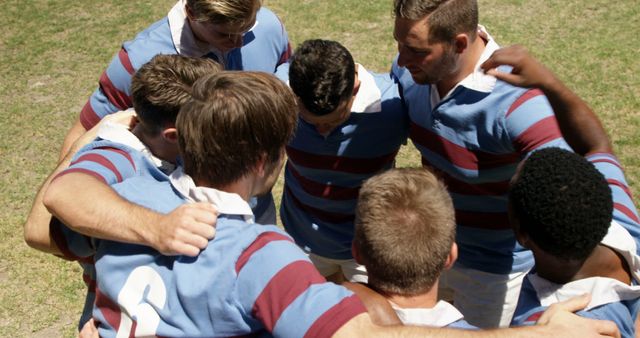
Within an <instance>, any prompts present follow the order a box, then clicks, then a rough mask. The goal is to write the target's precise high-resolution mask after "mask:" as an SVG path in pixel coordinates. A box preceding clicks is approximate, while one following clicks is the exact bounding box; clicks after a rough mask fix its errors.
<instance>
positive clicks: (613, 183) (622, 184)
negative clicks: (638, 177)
mask: <svg viewBox="0 0 640 338" xmlns="http://www.w3.org/2000/svg"><path fill="white" fill-rule="evenodd" d="M607 183H609V185H615V186H616V187H619V188H620V189H622V190H624V192H625V193H626V194H627V196H629V198H630V199H633V195H632V194H631V189H629V187H627V186H626V185H625V184H624V183H622V182H620V181H618V180H614V179H612V178H609V179H607Z"/></svg>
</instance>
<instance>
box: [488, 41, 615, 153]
mask: <svg viewBox="0 0 640 338" xmlns="http://www.w3.org/2000/svg"><path fill="white" fill-rule="evenodd" d="M500 65H509V66H512V67H513V69H512V71H511V73H505V72H501V71H499V70H497V69H496V68H497V67H498V66H500ZM481 67H482V69H484V70H485V71H486V72H487V74H490V75H493V76H495V77H496V78H498V79H500V80H502V81H505V82H508V83H510V84H512V85H515V86H520V87H536V88H539V89H540V90H542V92H543V93H544V94H545V96H546V97H547V99H548V100H549V102H550V103H551V106H552V108H553V111H554V112H555V116H556V120H557V121H558V125H559V126H560V131H561V132H562V135H563V137H564V139H565V140H566V141H567V143H568V144H569V145H570V146H571V148H573V150H574V151H575V152H576V153H578V154H581V155H586V154H588V153H596V152H604V153H612V151H613V150H612V148H611V144H610V142H609V138H608V136H607V133H606V131H605V130H604V128H603V127H602V124H601V123H600V120H599V119H598V117H597V116H596V114H595V113H594V112H593V111H592V110H591V108H590V107H589V106H588V105H587V104H586V103H585V102H584V101H583V100H582V99H580V97H578V95H576V94H575V93H574V92H572V91H571V90H570V89H569V88H567V87H566V86H565V85H564V84H563V83H562V81H560V80H559V79H558V78H557V77H556V76H555V75H554V74H553V73H552V72H551V71H550V70H549V69H547V68H546V67H545V66H544V65H542V64H541V63H540V62H538V61H537V60H536V59H534V58H533V57H532V56H531V55H529V53H528V52H527V50H526V49H525V48H524V47H522V46H518V45H515V46H510V47H506V48H502V49H500V50H497V51H496V52H494V53H493V55H492V56H491V57H490V58H489V59H488V60H487V61H485V62H484V63H483V64H482V66H481Z"/></svg>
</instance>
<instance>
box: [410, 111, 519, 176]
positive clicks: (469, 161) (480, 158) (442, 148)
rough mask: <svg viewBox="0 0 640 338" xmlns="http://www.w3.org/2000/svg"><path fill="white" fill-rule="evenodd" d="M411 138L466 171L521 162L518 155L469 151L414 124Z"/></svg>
mask: <svg viewBox="0 0 640 338" xmlns="http://www.w3.org/2000/svg"><path fill="white" fill-rule="evenodd" d="M409 136H410V137H411V140H412V141H413V142H415V143H417V144H419V145H421V146H422V147H425V148H427V149H429V150H430V151H431V152H434V153H436V154H438V155H440V156H441V157H443V158H444V159H445V160H447V161H450V162H451V163H452V164H453V165H455V166H458V167H460V168H464V169H469V170H480V169H491V168H497V167H502V166H505V165H509V164H514V163H518V162H519V161H520V156H519V155H518V154H516V153H508V154H492V153H488V152H484V151H481V150H470V149H467V148H465V147H462V146H459V145H457V144H455V143H453V142H451V141H449V140H447V139H445V138H443V137H441V136H439V135H438V134H436V133H434V132H432V131H430V130H427V129H425V128H423V127H421V126H419V125H418V124H416V123H414V122H411V126H410V128H409Z"/></svg>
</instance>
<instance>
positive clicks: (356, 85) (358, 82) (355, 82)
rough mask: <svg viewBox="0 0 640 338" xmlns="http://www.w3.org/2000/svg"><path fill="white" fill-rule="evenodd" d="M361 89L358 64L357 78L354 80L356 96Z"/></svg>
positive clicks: (354, 93)
mask: <svg viewBox="0 0 640 338" xmlns="http://www.w3.org/2000/svg"><path fill="white" fill-rule="evenodd" d="M358 91H360V80H358V65H356V80H355V81H354V82H353V96H354V97H355V96H356V94H358Z"/></svg>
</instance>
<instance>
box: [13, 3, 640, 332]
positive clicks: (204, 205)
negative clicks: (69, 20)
mask: <svg viewBox="0 0 640 338" xmlns="http://www.w3.org/2000/svg"><path fill="white" fill-rule="evenodd" d="M393 8H394V14H395V21H394V33H393V34H394V36H393V37H394V39H395V40H396V42H397V45H398V55H397V56H396V58H395V59H394V61H393V63H392V65H391V71H390V72H389V73H375V72H371V71H369V70H367V69H366V68H365V67H364V66H363V65H360V64H358V63H356V62H355V61H354V59H353V57H352V55H351V53H350V52H349V51H348V50H347V49H346V48H345V47H344V46H342V45H341V44H340V43H339V42H336V41H329V40H321V39H314V40H307V41H304V42H302V43H301V44H300V45H298V46H297V47H296V48H295V50H293V49H292V47H291V45H290V43H289V39H288V36H287V32H286V30H285V28H284V26H283V24H282V23H281V21H280V20H279V19H278V17H277V16H276V15H275V14H274V13H273V12H271V11H270V10H269V9H267V8H265V7H262V4H261V1H260V0H179V1H178V2H177V3H176V4H175V6H174V7H173V8H172V9H171V10H170V11H169V13H168V14H167V16H166V17H165V18H163V19H161V20H159V21H157V22H156V23H154V24H152V25H151V26H149V27H148V28H147V29H145V30H144V31H142V32H140V33H139V34H138V35H137V36H136V37H135V38H134V39H133V40H130V41H128V42H125V43H124V44H123V45H122V48H121V49H120V50H119V51H118V52H117V53H116V55H115V56H114V57H113V59H112V61H111V63H110V64H109V66H108V67H107V69H106V70H105V72H104V73H103V74H102V76H101V77H100V82H99V87H98V89H96V90H95V92H94V93H93V94H92V95H91V97H90V98H89V100H88V102H87V103H86V105H85V106H84V108H83V110H82V112H81V113H80V116H79V118H78V120H77V122H76V123H75V125H74V126H73V127H72V128H71V130H70V131H69V133H68V135H67V137H66V139H65V142H64V144H63V147H62V151H61V155H60V163H59V165H58V167H57V168H56V169H55V170H54V171H53V172H52V174H51V175H50V176H49V178H47V180H46V181H45V183H44V184H43V186H42V188H41V189H40V191H39V192H38V194H37V195H36V198H35V201H34V204H33V207H32V210H31V213H30V215H29V217H28V219H27V222H26V223H25V240H26V241H27V243H28V244H29V245H30V246H32V247H34V248H36V249H38V250H41V251H44V252H49V253H52V254H55V255H57V256H60V257H62V258H65V259H68V260H72V261H77V262H78V263H79V264H80V265H81V266H82V268H83V271H84V275H83V279H84V281H85V282H86V284H87V297H86V302H85V305H84V309H83V314H82V317H81V319H80V322H79V330H80V334H81V336H87V337H91V336H93V337H97V336H102V337H124V336H127V337H128V336H135V337H137V336H162V337H196V336H207V337H210V336H215V337H231V336H244V335H268V336H278V337H303V336H305V337H306V336H308V337H312V336H313V337H330V336H336V337H341V336H345V337H353V336H374V335H380V336H394V335H402V336H440V337H450V336H451V337H466V336H470V337H475V336H489V337H520V336H523V337H534V336H540V335H542V336H549V337H555V336H576V337H584V336H597V335H614V336H615V335H620V336H622V337H635V336H636V330H638V329H640V320H638V312H639V311H640V285H639V283H640V219H639V216H638V212H637V210H636V208H635V206H634V202H633V199H632V195H631V192H630V190H629V187H628V184H627V182H626V179H625V176H624V172H623V169H622V165H621V164H620V163H619V161H618V160H617V158H616V157H615V155H614V154H613V150H612V147H611V144H610V141H609V138H608V136H607V134H606V132H605V131H604V129H603V127H602V125H601V123H600V121H599V120H598V118H597V116H596V115H595V114H594V113H593V112H592V110H591V109H590V108H589V107H588V106H587V105H586V104H585V103H584V101H582V99H580V98H579V97H578V96H577V95H576V94H574V93H573V92H572V91H571V90H569V89H568V88H567V87H566V86H565V85H564V84H563V83H561V82H560V81H559V80H558V79H557V78H556V77H555V76H554V74H552V73H551V72H550V71H549V70H548V69H547V68H546V67H545V66H543V65H542V64H540V63H539V62H538V61H537V60H535V59H534V58H533V57H531V56H530V55H529V54H528V53H527V52H526V50H525V49H523V48H522V47H519V46H512V47H507V48H500V47H499V46H498V44H497V43H496V41H494V39H493V38H492V37H491V35H490V34H489V33H488V31H487V29H486V28H485V27H483V26H481V25H479V23H478V4H477V2H476V1H475V0H394V1H393ZM409 139H410V140H411V141H412V143H413V144H414V145H415V147H416V148H417V150H418V151H419V152H420V154H421V158H422V167H421V168H395V160H396V155H397V154H398V151H399V149H400V147H401V146H402V145H403V144H406V143H407V141H408V140H409ZM283 168H284V169H283ZM282 170H284V188H283V194H282V199H281V203H280V210H279V216H280V221H281V224H282V225H283V228H280V227H278V226H276V225H275V224H277V221H278V220H277V213H276V208H275V203H274V196H273V194H272V192H271V189H272V187H273V185H274V183H275V182H276V181H277V179H278V178H279V177H280V173H281V171H282ZM276 197H279V196H276ZM584 294H590V296H586V295H584ZM571 312H576V314H571Z"/></svg>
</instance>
